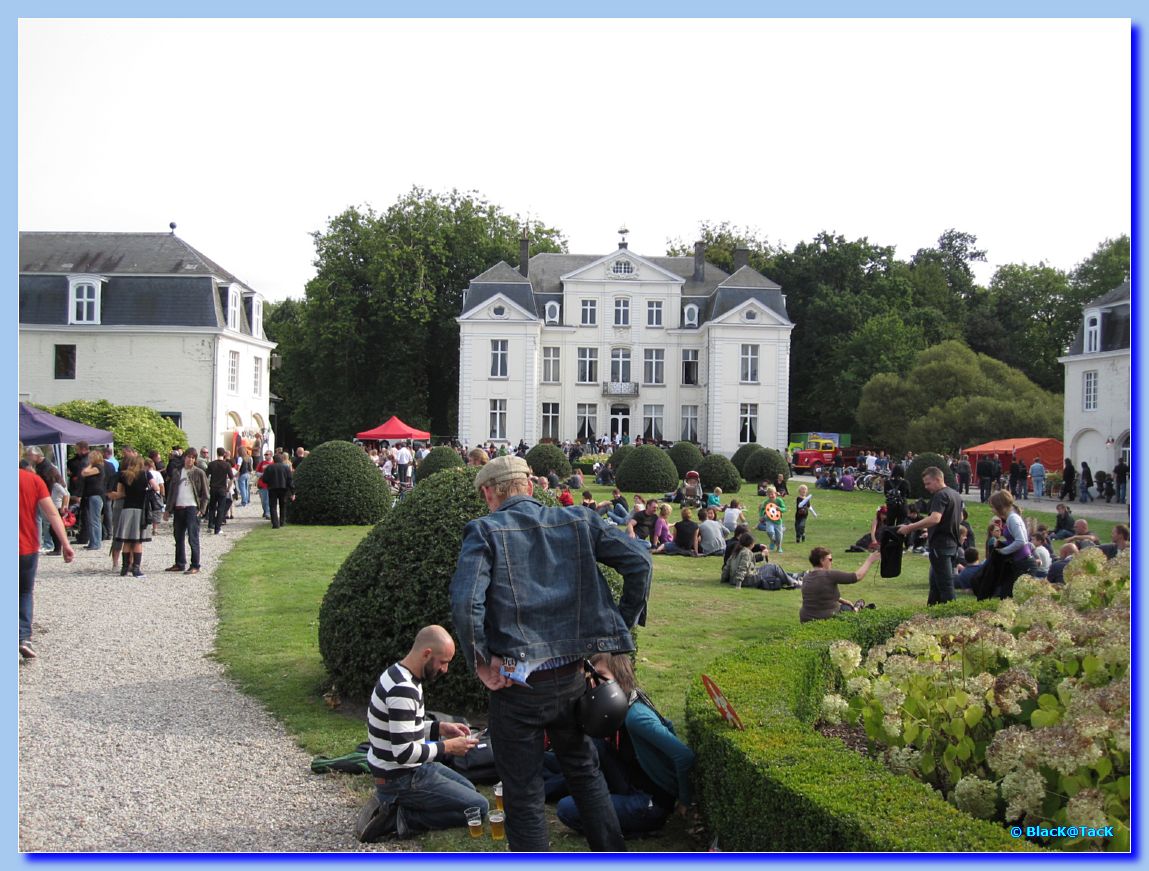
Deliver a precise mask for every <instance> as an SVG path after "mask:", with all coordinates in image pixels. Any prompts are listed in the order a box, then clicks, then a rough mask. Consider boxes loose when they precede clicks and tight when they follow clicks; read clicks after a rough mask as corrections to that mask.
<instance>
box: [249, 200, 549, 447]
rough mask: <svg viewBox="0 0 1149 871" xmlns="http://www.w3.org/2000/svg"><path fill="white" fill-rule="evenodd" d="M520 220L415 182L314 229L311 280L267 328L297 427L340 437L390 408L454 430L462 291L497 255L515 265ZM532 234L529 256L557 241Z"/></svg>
mask: <svg viewBox="0 0 1149 871" xmlns="http://www.w3.org/2000/svg"><path fill="white" fill-rule="evenodd" d="M520 227H521V222H520V221H519V220H518V219H517V218H514V217H512V216H510V215H508V214H506V213H505V212H503V211H502V210H501V209H500V208H499V207H498V206H496V205H492V204H490V203H488V202H487V201H486V200H484V199H482V198H481V197H480V195H478V194H477V193H474V192H469V193H460V192H459V191H457V190H452V191H451V192H450V193H446V194H438V193H433V192H430V191H427V190H424V189H421V188H417V187H416V188H413V189H412V190H411V191H410V192H409V193H408V194H406V195H405V196H403V197H401V198H400V199H399V200H398V201H397V202H396V203H395V204H393V205H392V206H391V207H389V208H388V209H387V210H386V211H384V212H381V213H377V212H375V211H374V210H373V209H371V208H370V207H363V208H356V207H351V208H348V209H347V210H346V211H344V212H343V213H341V214H339V215H337V216H335V217H334V218H332V219H330V220H329V221H328V224H327V227H326V229H325V230H324V231H322V232H316V233H314V234H313V237H314V240H315V249H316V259H315V267H316V275H315V278H313V279H312V280H311V281H309V282H308V283H307V287H306V290H305V298H304V300H303V301H302V302H301V303H300V304H299V309H298V311H297V312H292V311H287V312H285V313H284V316H283V318H282V319H280V318H278V317H277V318H276V320H275V321H274V322H273V323H272V326H271V330H270V331H269V335H273V336H274V337H275V338H276V340H277V341H279V342H280V349H279V352H280V355H281V357H282V359H283V365H282V370H281V373H280V377H279V378H278V379H277V381H276V383H277V385H278V386H279V387H280V388H281V390H282V391H283V392H282V394H281V395H282V396H283V397H284V399H285V401H286V403H287V404H288V406H289V407H290V409H291V416H292V424H293V426H294V427H295V429H296V430H297V431H298V432H299V434H300V435H301V436H302V437H303V438H305V439H306V440H309V441H325V440H328V439H331V438H347V437H348V435H349V434H351V433H354V432H356V431H357V430H359V429H362V428H363V427H364V426H365V425H367V424H371V423H375V422H378V421H379V420H383V419H385V418H386V417H388V416H390V415H391V414H398V415H399V416H401V417H402V418H403V419H404V420H406V421H407V423H410V424H412V425H415V426H422V427H425V428H430V430H431V431H432V432H434V433H437V434H440V435H450V434H453V433H454V431H455V428H456V420H455V418H456V414H457V406H458V400H457V397H458V381H459V360H458V354H457V353H456V352H455V349H457V348H458V336H459V332H458V324H457V323H456V322H455V318H456V317H458V315H459V313H460V309H461V306H462V294H463V290H464V289H465V288H466V287H467V284H468V281H469V280H470V279H471V278H473V277H474V276H476V275H478V274H480V273H481V272H484V271H485V270H487V269H488V268H490V267H491V266H493V265H494V264H495V263H497V262H498V261H499V260H506V261H508V262H517V259H518V250H519V241H518V240H519V235H520ZM531 239H532V242H531V250H532V253H535V252H539V251H560V250H563V246H564V244H565V243H564V242H563V238H562V236H561V234H560V233H559V232H558V231H556V230H554V229H551V228H549V227H544V226H535V227H532V228H531ZM277 314H278V313H277ZM279 333H282V335H280V334H279Z"/></svg>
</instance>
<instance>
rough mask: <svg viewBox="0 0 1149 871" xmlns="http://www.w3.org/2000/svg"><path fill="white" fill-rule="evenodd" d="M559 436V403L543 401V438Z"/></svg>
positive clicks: (556, 438)
mask: <svg viewBox="0 0 1149 871" xmlns="http://www.w3.org/2000/svg"><path fill="white" fill-rule="evenodd" d="M558 437H559V404H558V403H557V402H544V403H543V438H545V439H555V440H556V441H558Z"/></svg>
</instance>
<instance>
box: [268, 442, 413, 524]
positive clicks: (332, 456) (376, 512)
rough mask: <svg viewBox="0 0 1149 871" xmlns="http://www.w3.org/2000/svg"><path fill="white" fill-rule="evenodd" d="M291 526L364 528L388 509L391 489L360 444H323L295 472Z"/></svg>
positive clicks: (375, 521) (377, 519)
mask: <svg viewBox="0 0 1149 871" xmlns="http://www.w3.org/2000/svg"><path fill="white" fill-rule="evenodd" d="M294 480H295V501H294V502H292V503H291V507H290V508H289V509H288V512H289V513H290V515H291V522H292V523H300V524H304V525H312V526H366V525H368V524H371V523H378V522H379V520H380V519H381V518H382V517H383V515H384V513H385V512H386V511H387V509H388V508H389V507H390V506H391V488H390V487H388V485H387V482H386V480H384V478H383V475H382V474H380V472H379V467H378V466H376V465H375V464H374V463H373V462H371V458H370V457H369V456H367V453H366V452H365V451H364V450H363V448H361V447H359V445H355V444H352V443H351V442H342V441H331V442H324V443H323V444H321V445H319V446H318V447H317V448H315V450H313V451H312V452H311V453H310V454H309V455H308V457H307V459H306V460H304V461H303V462H302V463H300V464H299V468H298V469H296V470H295V479H294Z"/></svg>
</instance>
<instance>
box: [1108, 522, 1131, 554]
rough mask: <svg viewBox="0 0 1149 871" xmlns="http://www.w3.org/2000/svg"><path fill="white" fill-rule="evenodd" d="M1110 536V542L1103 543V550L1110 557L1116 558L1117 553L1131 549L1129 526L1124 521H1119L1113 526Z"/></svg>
mask: <svg viewBox="0 0 1149 871" xmlns="http://www.w3.org/2000/svg"><path fill="white" fill-rule="evenodd" d="M1110 538H1111V541H1110V543H1109V544H1103V545H1101V550H1102V552H1103V553H1104V554H1105V555H1106V556H1107V557H1109V559H1114V558H1115V557H1116V556H1117V554H1119V553H1121V552H1122V551H1125V550H1128V549H1129V527H1128V526H1126V525H1125V524H1124V523H1118V524H1117V525H1116V526H1114V527H1113V532H1111V533H1110Z"/></svg>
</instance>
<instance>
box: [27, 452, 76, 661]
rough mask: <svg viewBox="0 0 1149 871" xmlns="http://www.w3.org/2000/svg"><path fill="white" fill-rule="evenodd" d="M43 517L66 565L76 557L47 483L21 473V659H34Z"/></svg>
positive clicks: (37, 477) (35, 476) (31, 474)
mask: <svg viewBox="0 0 1149 871" xmlns="http://www.w3.org/2000/svg"><path fill="white" fill-rule="evenodd" d="M37 509H38V510H39V512H40V514H42V515H43V516H44V517H45V518H47V520H48V523H49V525H50V526H51V527H52V533H53V534H54V535H55V536H56V540H57V541H58V542H60V549H61V551H63V555H64V562H66V563H70V562H71V561H72V560H73V559H74V558H75V556H76V553H75V551H73V550H72V545H71V544H70V543H69V542H68V533H67V531H66V530H65V529H64V521H63V520H61V519H60V512H59V511H57V510H56V506H55V504H53V502H52V497H51V495H49V493H48V488H47V486H45V484H44V481H43V480H42V479H41V478H40V477H39V476H38V475H36V474H35V473H33V472H29V471H28V470H27V469H21V470H20V516H19V520H20V656H21V658H23V659H35V658H36V651H35V650H33V649H32V588H33V587H34V586H35V585H36V566H37V563H38V562H39V559H40V518H39V516H37V513H36V512H37Z"/></svg>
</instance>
